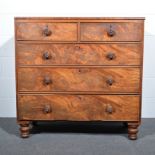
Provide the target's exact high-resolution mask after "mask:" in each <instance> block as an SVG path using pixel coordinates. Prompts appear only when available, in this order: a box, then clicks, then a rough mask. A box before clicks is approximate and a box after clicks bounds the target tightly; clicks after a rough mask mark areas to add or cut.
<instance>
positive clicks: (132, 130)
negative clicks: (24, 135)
mask: <svg viewBox="0 0 155 155" xmlns="http://www.w3.org/2000/svg"><path fill="white" fill-rule="evenodd" d="M138 126H139V124H138V123H128V137H129V139H130V140H136V139H137V133H138Z"/></svg>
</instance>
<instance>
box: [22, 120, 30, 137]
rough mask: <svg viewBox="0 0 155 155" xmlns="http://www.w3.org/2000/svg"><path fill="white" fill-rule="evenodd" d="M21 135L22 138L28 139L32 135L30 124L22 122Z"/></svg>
mask: <svg viewBox="0 0 155 155" xmlns="http://www.w3.org/2000/svg"><path fill="white" fill-rule="evenodd" d="M19 125H20V135H21V137H22V138H28V137H29V134H30V122H24V121H23V122H20V123H19Z"/></svg>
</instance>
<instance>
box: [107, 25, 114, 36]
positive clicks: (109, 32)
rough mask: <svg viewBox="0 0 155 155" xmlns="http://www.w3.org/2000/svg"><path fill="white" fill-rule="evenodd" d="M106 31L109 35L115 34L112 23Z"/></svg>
mask: <svg viewBox="0 0 155 155" xmlns="http://www.w3.org/2000/svg"><path fill="white" fill-rule="evenodd" d="M107 33H108V36H109V37H113V36H114V35H115V31H114V30H113V28H112V25H110V28H109V30H108V32H107Z"/></svg>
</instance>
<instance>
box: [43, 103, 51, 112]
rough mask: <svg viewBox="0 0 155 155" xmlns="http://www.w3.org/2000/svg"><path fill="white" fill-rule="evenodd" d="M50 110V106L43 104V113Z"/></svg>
mask: <svg viewBox="0 0 155 155" xmlns="http://www.w3.org/2000/svg"><path fill="white" fill-rule="evenodd" d="M51 111H52V109H51V106H50V105H45V106H44V108H43V112H44V113H45V114H47V113H50V112H51Z"/></svg>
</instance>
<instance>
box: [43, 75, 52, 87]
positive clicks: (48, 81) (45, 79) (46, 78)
mask: <svg viewBox="0 0 155 155" xmlns="http://www.w3.org/2000/svg"><path fill="white" fill-rule="evenodd" d="M43 82H44V84H45V85H49V84H51V83H52V80H51V79H50V77H48V76H46V77H44V80H43Z"/></svg>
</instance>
